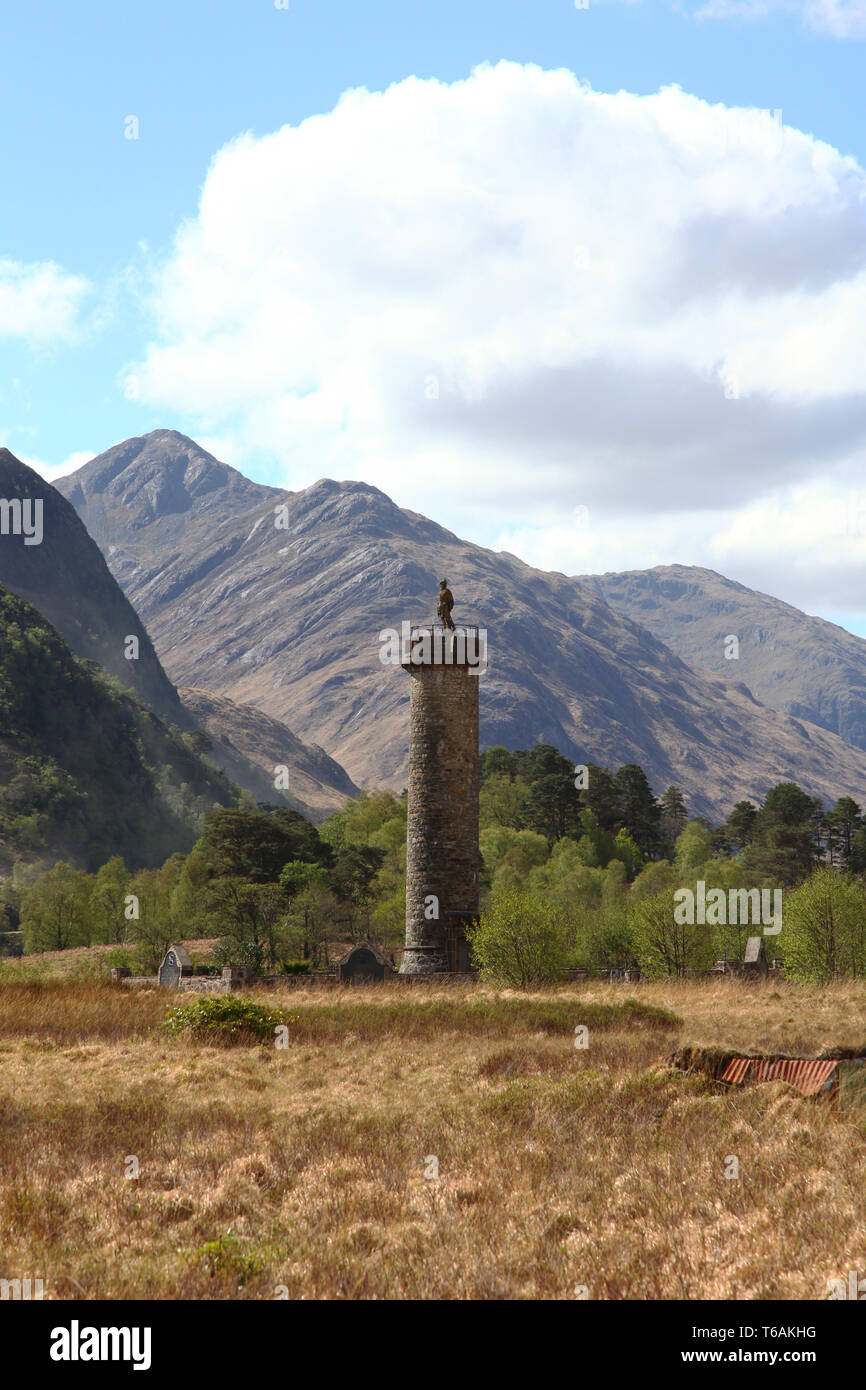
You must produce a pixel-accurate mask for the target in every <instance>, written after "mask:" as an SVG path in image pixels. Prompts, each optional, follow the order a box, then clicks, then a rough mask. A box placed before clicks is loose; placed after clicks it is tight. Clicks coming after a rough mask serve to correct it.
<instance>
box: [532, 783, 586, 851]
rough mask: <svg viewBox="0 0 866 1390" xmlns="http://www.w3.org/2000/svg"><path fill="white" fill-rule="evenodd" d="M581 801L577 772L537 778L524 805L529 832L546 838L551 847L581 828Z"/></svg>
mask: <svg viewBox="0 0 866 1390" xmlns="http://www.w3.org/2000/svg"><path fill="white" fill-rule="evenodd" d="M579 818H580V802H579V801H578V796H577V790H576V788H575V785H574V773H573V771H572V769H571V767H570V766H569V767H568V771H567V772H565V773H563V772H561V771H560V772H548V773H545V774H544V775H543V776H541V777H538V778H536V780H535V781H534V782H533V783H532V784H531V786H530V788H529V792H528V795H527V797H526V800H525V801H524V803H523V808H522V811H521V819H522V821H523V824H524V825H525V826H526V828H527V829H528V830H535V831H537V832H538V834H539V835H544V836H545V838H546V840H547V843H548V845H551V846H552V845H553V844H555V842H556V841H557V840H561V839H562V838H563V836H564V835H568V834H571V833H573V832H574V831H575V830H577V829H578V825H579Z"/></svg>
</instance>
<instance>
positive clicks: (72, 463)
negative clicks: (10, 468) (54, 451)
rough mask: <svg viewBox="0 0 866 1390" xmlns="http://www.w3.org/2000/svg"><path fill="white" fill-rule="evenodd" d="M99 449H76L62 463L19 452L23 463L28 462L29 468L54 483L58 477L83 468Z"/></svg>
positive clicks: (63, 476)
mask: <svg viewBox="0 0 866 1390" xmlns="http://www.w3.org/2000/svg"><path fill="white" fill-rule="evenodd" d="M96 452H97V451H96V450H93V449H76V450H75V451H74V452H73V453H71V454H70V455H69V456H68V457H67V458H65V459H64V461H63V462H62V463H45V462H43V460H42V459H38V458H34V457H33V456H32V455H28V454H19V455H18V457H19V458H20V459H21V462H22V463H26V464H27V466H28V468H32V469H33V470H34V472H36V473H38V474H39V476H40V477H42V478H44V479H45V481H46V482H47V483H53V482H54V480H55V479H56V478H65V477H66V475H67V473H74V472H75V470H76V468H81V467H82V466H83V465H84V464H85V463H89V462H90V460H91V459H92V458H93V457H94V456H95V453H96Z"/></svg>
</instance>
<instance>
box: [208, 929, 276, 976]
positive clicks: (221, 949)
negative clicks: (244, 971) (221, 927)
mask: <svg viewBox="0 0 866 1390" xmlns="http://www.w3.org/2000/svg"><path fill="white" fill-rule="evenodd" d="M210 959H211V962H212V963H213V964H214V965H217V966H219V968H220V969H222V967H223V966H224V965H248V966H249V967H250V969H251V971H252V973H253V974H254V975H261V973H262V971H263V970H264V967H265V948H264V946H263V945H262V943H261V942H260V941H240V940H238V938H237V937H234V936H222V937H220V939H219V941H217V942H216V944H215V946H214V948H213V950H212V951H211V954H210Z"/></svg>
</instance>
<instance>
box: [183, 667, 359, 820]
mask: <svg viewBox="0 0 866 1390" xmlns="http://www.w3.org/2000/svg"><path fill="white" fill-rule="evenodd" d="M178 693H179V694H180V698H181V700H182V701H183V704H184V706H185V708H186V709H187V710H188V711H189V713H190V714H191V715H192V716H193V718H194V719H195V721H196V723H197V724H198V726H199V728H201V729H204V730H205V731H206V733H207V736H208V738H209V739H210V740H211V742H212V749H211V751H209V752H208V753H207V755H206V756H207V758H208V761H209V762H212V763H214V764H215V765H216V766H218V767H220V768H222V769H223V771H224V772H225V774H226V776H227V777H231V778H232V780H233V781H235V782H237V783H238V785H239V786H242V787H244V789H245V790H247V791H249V792H251V793H252V795H253V796H254V797H255V798H256V800H257V801H271V802H275V801H276V802H279V801H281V800H283V795H282V793H281V792H279V791H275V790H274V780H275V778H274V774H275V769H276V768H277V767H282V766H285V767H287V768H288V773H289V775H288V789H287V794H286V799H288V800H289V802H290V804H291V805H293V806H294V807H295V809H296V810H298V811H300V812H301V813H302V814H303V815H305V816H306V817H307V818H308V819H309V820H312V821H314V822H318V821H321V820H324V818H325V817H326V816H329V815H330V814H331V812H332V811H338V810H339V809H340V807H341V806H343V805H344V804H345V802H346V800H347V799H348V798H349V797H356V796H358V795H360V793H359V789H358V788H357V787H356V786H355V784H354V782H353V781H352V779H351V778H350V777H349V774H348V773H347V772H346V771H345V769H344V768H342V767H340V764H339V763H337V762H334V759H333V758H329V757H328V755H327V753H326V752H325V751H324V749H322V748H318V747H316V746H315V745H313V746H308V745H307V744H305V743H302V742H301V740H300V739H299V738H298V737H297V736H296V735H295V734H293V733H292V731H291V729H289V728H287V727H286V725H285V724H283V723H282V722H281V721H280V720H279V719H272V718H271V717H270V715H268V714H263V713H262V711H261V710H258V709H254V708H253V706H252V705H237V704H235V702H234V701H233V700H229V699H226V697H225V696H224V695H211V694H209V693H208V692H207V691H206V690H196V689H194V688H192V687H190V686H182V687H181V689H180V691H179V692H178Z"/></svg>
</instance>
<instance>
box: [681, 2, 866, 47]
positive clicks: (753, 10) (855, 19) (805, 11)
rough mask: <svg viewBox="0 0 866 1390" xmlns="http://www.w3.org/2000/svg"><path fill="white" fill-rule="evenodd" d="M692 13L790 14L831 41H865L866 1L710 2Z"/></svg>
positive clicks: (750, 16)
mask: <svg viewBox="0 0 866 1390" xmlns="http://www.w3.org/2000/svg"><path fill="white" fill-rule="evenodd" d="M693 13H694V17H695V18H696V19H745V20H758V19H765V18H766V17H767V16H768V15H771V14H790V15H795V16H797V17H798V18H799V19H800V20H801V22H802V23H803V24H804V25H805V26H806V28H807V29H812V30H814V31H815V32H816V33H818V34H826V35H828V36H829V37H830V38H834V39H863V38H866V0H707V3H706V4H704V5H701V7H700V8H699V9H697V10H695V11H693Z"/></svg>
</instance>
